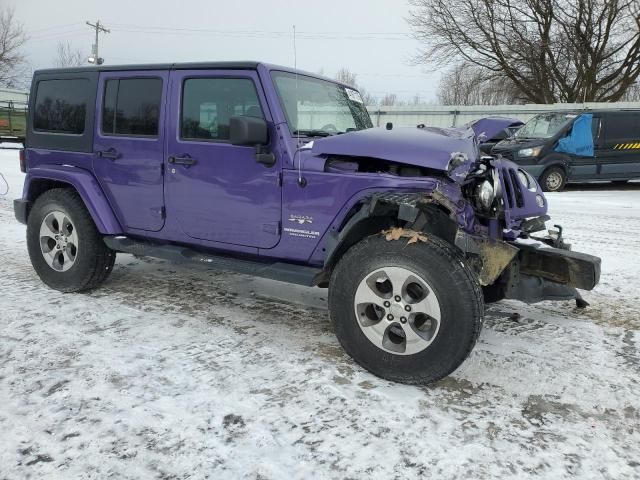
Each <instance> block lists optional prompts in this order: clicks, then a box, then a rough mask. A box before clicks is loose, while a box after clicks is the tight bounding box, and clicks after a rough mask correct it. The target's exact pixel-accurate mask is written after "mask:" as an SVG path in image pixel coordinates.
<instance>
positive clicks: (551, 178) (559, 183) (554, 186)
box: [540, 167, 567, 192]
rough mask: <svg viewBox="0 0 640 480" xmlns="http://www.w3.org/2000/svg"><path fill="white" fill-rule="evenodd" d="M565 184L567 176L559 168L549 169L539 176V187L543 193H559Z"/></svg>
mask: <svg viewBox="0 0 640 480" xmlns="http://www.w3.org/2000/svg"><path fill="white" fill-rule="evenodd" d="M566 184H567V174H566V173H565V172H564V170H563V169H562V168H560V167H551V168H548V169H546V170H545V171H544V173H543V174H542V175H541V176H540V186H541V187H542V190H544V191H545V192H559V191H561V190H562V189H563V188H564V187H565V185H566Z"/></svg>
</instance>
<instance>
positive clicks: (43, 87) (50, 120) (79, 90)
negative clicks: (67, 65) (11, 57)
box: [33, 78, 91, 135]
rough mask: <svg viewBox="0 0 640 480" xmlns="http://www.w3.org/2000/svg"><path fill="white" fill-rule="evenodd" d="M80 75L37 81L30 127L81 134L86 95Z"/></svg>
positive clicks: (87, 85) (86, 84)
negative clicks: (63, 78) (31, 125)
mask: <svg viewBox="0 0 640 480" xmlns="http://www.w3.org/2000/svg"><path fill="white" fill-rule="evenodd" d="M90 87H91V85H90V82H89V80H87V79H84V78H70V79H65V80H41V81H40V82H38V87H37V92H36V101H35V108H34V114H33V129H34V130H35V131H39V132H47V133H62V134H72V135H82V134H83V133H84V126H85V119H86V114H87V102H88V100H89V95H90Z"/></svg>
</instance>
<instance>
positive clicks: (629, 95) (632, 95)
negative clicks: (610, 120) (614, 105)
mask: <svg viewBox="0 0 640 480" xmlns="http://www.w3.org/2000/svg"><path fill="white" fill-rule="evenodd" d="M622 100H623V101H625V102H640V82H636V83H634V84H633V85H631V86H630V87H629V90H627V92H626V93H625V94H624V97H622Z"/></svg>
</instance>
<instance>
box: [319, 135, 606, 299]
mask: <svg viewBox="0 0 640 480" xmlns="http://www.w3.org/2000/svg"><path fill="white" fill-rule="evenodd" d="M312 153H313V154H314V155H315V156H316V158H320V159H322V165H323V166H324V168H325V169H327V171H330V172H333V171H334V170H335V171H345V168H346V167H345V165H347V166H348V167H349V168H348V170H347V171H348V172H349V174H350V175H356V176H357V175H371V174H372V173H373V174H377V175H380V178H381V179H385V180H387V179H390V178H392V179H398V180H397V181H394V184H395V185H394V188H392V189H390V190H388V191H382V192H376V193H372V194H370V195H368V196H367V197H366V198H363V199H361V201H360V203H359V205H357V206H356V207H355V208H354V209H353V210H352V214H351V215H349V216H347V219H346V220H345V221H344V223H343V224H342V225H340V226H338V228H337V229H336V230H334V231H332V232H331V233H330V234H329V235H328V237H327V240H326V244H325V245H324V247H325V250H326V257H325V268H326V269H327V270H326V271H327V272H328V271H330V269H331V267H332V265H333V262H334V261H335V259H336V258H339V256H340V254H341V253H343V252H344V251H345V250H346V249H347V248H348V247H349V246H350V245H351V244H352V242H354V241H357V239H358V238H361V235H366V234H371V233H372V232H373V231H375V228H377V229H378V230H377V231H378V232H379V231H380V229H388V228H400V229H403V230H404V231H406V232H409V234H410V235H414V234H423V233H424V234H432V235H435V236H438V237H440V238H442V239H444V240H446V241H447V242H449V243H451V244H453V245H456V246H457V247H458V248H459V249H460V250H461V252H462V254H463V255H464V256H465V258H466V261H467V263H468V264H469V265H470V267H471V268H472V269H473V270H474V271H475V272H476V275H477V278H478V282H479V283H480V285H481V286H482V287H483V290H484V293H485V298H486V300H487V301H497V300H501V299H503V298H510V299H518V300H522V301H524V302H527V303H535V302H539V301H542V300H568V299H575V300H576V302H577V305H578V306H580V307H583V306H585V305H586V302H584V301H583V300H582V298H581V296H580V294H579V293H578V291H577V289H582V290H591V289H593V288H594V287H595V285H596V284H597V283H598V280H599V277H600V259H599V258H598V257H594V256H591V255H587V254H583V253H576V252H572V251H571V250H570V247H569V246H568V245H566V244H565V243H564V242H563V240H562V229H561V228H559V229H558V232H557V233H555V236H554V235H551V234H550V235H547V236H540V237H537V236H535V235H540V233H541V232H545V230H546V222H547V221H548V220H549V217H548V215H547V208H548V205H547V199H546V198H545V196H544V194H543V192H542V189H541V188H540V185H539V184H538V182H537V181H536V180H535V179H534V178H533V177H532V176H531V175H530V174H529V173H527V172H526V171H524V170H522V169H520V168H519V167H518V165H516V164H515V163H513V162H510V161H508V160H504V159H502V158H493V157H488V156H481V154H480V151H479V149H478V145H477V138H476V136H475V134H474V132H473V131H472V130H469V129H467V130H462V129H442V128H434V127H424V126H419V127H418V128H417V129H394V130H390V131H389V130H382V129H370V130H365V131H361V132H354V133H351V134H348V135H343V136H336V137H332V138H327V139H321V140H319V141H317V142H315V143H314V145H313V147H312ZM404 185H406V187H405V186H404ZM401 188H402V190H400V189H401ZM408 190H410V191H408ZM388 219H391V220H390V222H386V220H388ZM323 251H324V250H323ZM325 276H326V275H325ZM322 282H326V278H325V279H324V280H322Z"/></svg>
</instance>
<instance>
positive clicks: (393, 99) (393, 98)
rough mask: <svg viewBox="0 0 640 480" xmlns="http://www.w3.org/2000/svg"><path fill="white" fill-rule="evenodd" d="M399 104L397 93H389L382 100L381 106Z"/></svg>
mask: <svg viewBox="0 0 640 480" xmlns="http://www.w3.org/2000/svg"><path fill="white" fill-rule="evenodd" d="M398 104H399V102H398V96H397V95H396V94H395V93H387V94H385V95H384V96H383V97H382V99H381V100H380V106H382V107H393V106H396V105H398Z"/></svg>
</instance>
